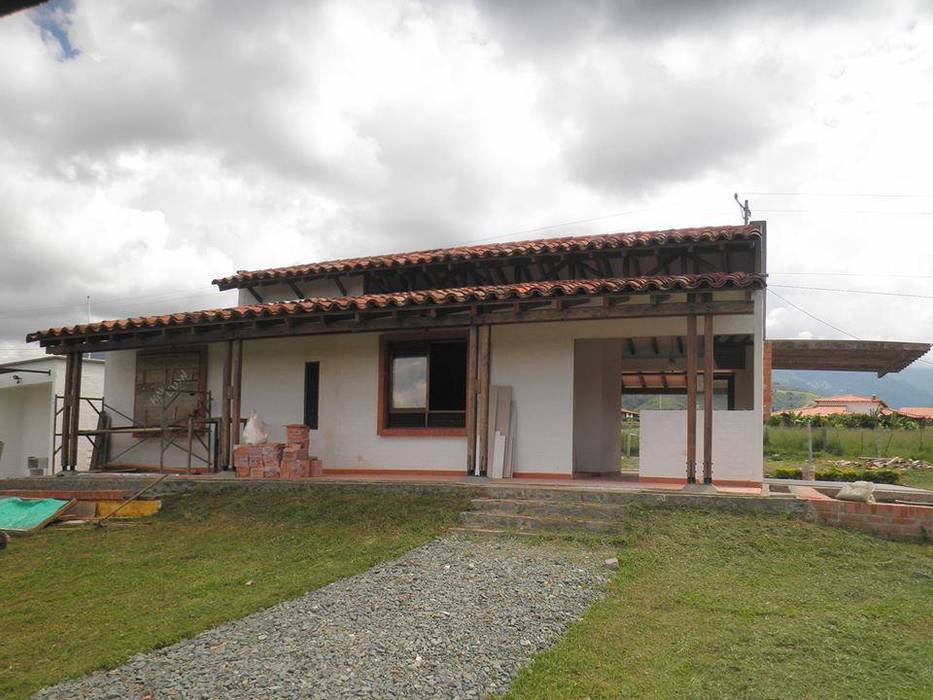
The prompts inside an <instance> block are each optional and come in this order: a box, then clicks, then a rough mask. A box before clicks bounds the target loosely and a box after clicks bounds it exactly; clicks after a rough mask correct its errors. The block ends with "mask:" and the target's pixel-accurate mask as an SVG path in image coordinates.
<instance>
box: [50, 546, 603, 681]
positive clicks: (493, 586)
mask: <svg viewBox="0 0 933 700" xmlns="http://www.w3.org/2000/svg"><path fill="white" fill-rule="evenodd" d="M607 574H608V571H607V569H606V568H605V566H604V565H603V564H602V561H601V560H599V559H595V558H593V557H590V556H588V555H586V554H575V553H572V552H568V551H564V550H557V549H553V548H550V547H533V546H529V545H525V544H521V543H520V542H514V541H502V542H496V541H471V540H465V539H456V538H449V539H441V540H435V541H433V542H431V543H429V544H427V545H425V546H423V547H419V548H418V549H415V550H413V551H411V552H409V553H408V554H406V555H405V556H403V557H401V558H399V559H396V560H394V561H391V562H387V563H385V564H382V565H379V566H376V567H374V568H372V569H370V570H369V571H366V572H364V573H362V574H359V575H357V576H353V577H351V578H348V579H343V580H340V581H337V582H335V583H333V584H331V585H329V586H325V587H324V588H321V589H318V590H317V591H313V592H311V593H308V594H307V595H304V596H302V597H301V598H297V599H295V600H291V601H288V602H286V603H282V604H280V605H276V606H274V607H272V608H269V609H268V610H264V611H262V612H259V613H255V614H253V615H250V616H249V617H245V618H243V619H242V620H237V621H234V622H230V623H227V624H224V625H221V626H220V627H217V628H215V629H212V630H209V631H207V632H204V633H202V634H200V635H198V636H197V637H194V638H193V639H190V640H186V641H183V642H180V643H178V644H175V645H174V646H171V647H166V648H165V649H161V650H158V651H154V652H151V653H148V654H138V655H137V656H135V657H133V658H132V659H131V660H130V662H129V663H127V664H126V665H125V666H122V667H120V668H117V669H115V670H113V671H107V672H101V673H96V674H93V675H91V676H88V677H86V678H83V679H80V680H77V681H72V682H68V683H63V684H61V685H58V686H55V687H53V688H47V689H45V690H43V691H41V692H40V693H39V694H38V695H37V697H40V698H69V699H74V698H95V699H96V698H143V697H147V698H149V697H151V698H153V699H159V698H186V699H187V698H250V699H256V698H289V697H300V698H328V699H329V698H479V697H483V696H485V695H487V694H490V693H496V692H501V691H503V690H505V689H506V688H507V687H508V685H509V683H510V682H511V680H512V679H513V678H514V677H515V675H516V673H517V672H518V669H519V668H520V667H521V666H523V665H525V664H526V663H527V662H528V660H529V659H530V657H531V656H532V655H533V654H535V653H537V652H539V651H541V650H543V649H546V648H547V647H549V646H550V645H552V644H553V643H554V642H555V641H556V640H557V639H558V637H560V636H561V634H563V632H564V630H565V629H566V627H567V625H568V624H569V623H571V622H573V621H574V620H576V619H577V618H579V617H580V615H581V614H582V613H583V611H584V610H585V609H586V607H587V606H588V605H589V604H590V603H591V602H593V601H594V600H595V599H597V598H598V597H599V596H600V595H601V593H600V588H601V587H600V584H601V583H603V582H604V580H605V576H606V575H607Z"/></svg>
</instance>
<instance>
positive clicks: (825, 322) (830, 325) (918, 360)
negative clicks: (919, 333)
mask: <svg viewBox="0 0 933 700" xmlns="http://www.w3.org/2000/svg"><path fill="white" fill-rule="evenodd" d="M768 293H769V294H772V295H774V296H776V297H777V298H778V299H780V300H781V301H783V302H784V303H785V304H787V305H788V306H791V307H793V308H795V309H797V311H799V312H800V313H802V314H805V315H806V316H809V317H810V318H812V319H813V320H814V321H818V322H819V323H822V324H823V325H824V326H829V327H830V328H832V329H833V330H834V331H838V332H839V333H842V334H843V335H847V336H849V337H850V338H852V339H853V340H861V338H859V337H858V336H857V335H855V334H853V333H849V331H847V330H845V329H843V328H840V327H839V326H836V325H834V324H832V323H830V322H829V321H827V320H826V319H823V318H820V317H819V316H816V315H815V314H811V313H810V312H809V311H807V310H806V309H804V308H803V307H801V306H797V304H795V303H794V302H792V301H791V300H790V299H788V298H787V297H784V296H781V295H780V294H778V293H777V292H775V291H774V290H773V289H771V287H768ZM916 361H917V362H921V363H923V364H925V365H931V366H933V362H930V361H929V360H924V359H922V358H917V360H916Z"/></svg>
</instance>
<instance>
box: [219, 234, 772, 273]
mask: <svg viewBox="0 0 933 700" xmlns="http://www.w3.org/2000/svg"><path fill="white" fill-rule="evenodd" d="M759 238H761V231H760V229H759V228H758V227H757V226H755V225H753V224H746V225H744V226H709V227H701V228H680V229H668V230H666V231H635V232H632V233H607V234H600V235H595V236H574V237H564V238H541V239H536V240H530V241H517V242H512V243H489V244H484V245H475V246H459V247H455V248H435V249H433V250H421V251H415V252H413V253H396V254H390V255H372V256H368V257H362V258H344V259H342V260H328V261H326V262H317V263H311V264H307V265H291V266H288V267H275V268H269V269H266V270H253V271H249V270H240V271H238V272H237V273H236V274H235V275H230V276H229V277H221V278H220V279H215V280H214V281H213V284H216V285H218V286H219V287H220V288H221V289H232V288H235V287H242V286H244V285H248V284H250V283H253V282H260V281H264V280H275V279H282V280H286V279H295V278H299V277H314V276H318V275H327V274H335V273H338V274H339V273H348V272H353V271H358V270H371V269H379V268H391V267H402V266H406V265H424V264H428V263H446V262H465V261H468V260H481V259H488V258H500V257H516V256H525V255H553V254H559V253H569V252H576V251H584V250H607V249H608V250H613V249H619V248H638V247H642V248H650V247H658V246H665V245H678V244H684V243H717V242H720V241H732V240H752V239H759Z"/></svg>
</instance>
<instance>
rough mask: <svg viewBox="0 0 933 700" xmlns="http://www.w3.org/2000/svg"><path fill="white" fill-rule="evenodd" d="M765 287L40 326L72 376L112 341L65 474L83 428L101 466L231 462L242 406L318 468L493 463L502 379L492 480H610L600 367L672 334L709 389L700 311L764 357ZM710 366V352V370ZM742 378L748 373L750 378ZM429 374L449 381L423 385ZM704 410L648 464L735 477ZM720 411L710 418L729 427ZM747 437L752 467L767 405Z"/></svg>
mask: <svg viewBox="0 0 933 700" xmlns="http://www.w3.org/2000/svg"><path fill="white" fill-rule="evenodd" d="M762 284H763V282H762V279H761V277H760V276H759V275H753V274H746V273H733V274H728V275H721V274H707V275H702V274H700V275H681V276H676V277H658V278H640V279H638V280H637V281H636V280H602V281H593V280H590V281H586V282H576V281H570V282H538V283H531V282H529V283H524V284H520V285H503V286H498V287H485V288H470V289H466V290H441V291H438V292H433V291H432V292H408V293H400V294H396V295H364V296H363V297H350V298H347V299H344V300H339V301H340V302H341V303H339V304H338V303H337V300H304V301H297V302H274V303H268V304H263V305H259V306H253V307H237V308H235V309H222V310H215V311H207V312H191V313H189V314H179V315H175V316H167V317H155V318H150V319H139V320H137V319H129V320H127V321H123V322H112V323H109V324H106V323H105V324H91V325H90V326H88V327H78V328H77V329H74V332H72V333H60V334H57V335H47V336H42V337H38V338H37V339H38V340H40V342H41V343H42V344H43V345H45V346H46V347H47V348H48V349H49V351H51V352H55V353H60V354H63V355H65V356H66V358H67V359H68V365H69V367H70V370H69V371H70V372H71V373H72V376H74V375H77V376H79V375H80V365H81V358H82V356H83V354H84V353H86V352H90V351H103V352H106V353H108V374H107V386H106V389H105V403H106V404H107V406H109V407H111V408H112V413H113V420H112V422H111V425H110V427H99V428H98V429H97V430H90V431H89V430H70V429H66V430H65V431H63V432H65V434H64V435H63V436H62V437H63V439H62V446H63V449H62V450H61V454H62V459H61V461H59V467H63V468H65V469H71V468H73V464H71V463H70V461H69V460H70V455H72V454H73V453H74V450H73V447H74V445H75V444H76V443H77V441H78V440H83V439H94V440H95V442H97V441H98V440H99V439H101V438H102V437H104V436H106V437H107V438H109V443H110V444H109V445H108V449H107V453H105V454H102V455H101V459H100V460H99V462H98V463H97V465H96V468H98V469H137V470H155V471H181V472H188V473H198V472H203V473H209V474H213V473H217V472H224V471H226V470H227V469H229V468H230V466H231V454H232V448H233V446H234V445H236V444H237V443H239V442H240V434H241V428H242V425H243V422H244V420H245V416H246V415H247V414H248V413H249V412H250V411H251V410H256V411H257V412H258V413H259V415H260V416H261V417H262V418H263V420H264V421H265V422H266V423H267V425H268V426H269V428H270V440H273V441H281V440H283V438H284V426H286V425H288V424H293V423H304V424H305V425H307V426H308V427H309V428H310V429H311V442H312V452H314V453H315V454H316V456H318V457H319V458H320V459H321V460H322V462H323V464H324V474H325V477H330V478H338V477H339V478H346V477H353V478H374V477H379V478H383V477H389V478H408V477H412V478H425V477H427V478H467V477H470V476H472V477H475V476H477V475H479V476H497V475H499V474H500V472H498V471H497V466H499V465H500V464H501V462H498V463H497V462H496V460H497V459H499V460H501V459H502V458H503V453H502V452H497V451H496V445H497V439H498V437H499V436H498V435H497V431H498V428H499V425H498V424H497V423H496V422H495V417H496V415H497V414H496V409H495V407H494V406H493V405H492V401H491V396H492V395H493V394H494V393H495V391H496V387H509V389H510V392H511V401H512V402H513V403H514V409H513V410H512V411H510V412H509V417H510V425H509V427H508V437H509V439H510V440H511V441H512V444H511V447H510V450H511V452H510V454H511V463H510V469H509V473H508V474H506V473H501V475H502V476H507V475H511V476H512V477H513V478H517V479H537V480H542V481H545V482H547V481H566V480H568V479H574V478H576V479H587V481H591V480H592V477H593V476H594V475H600V476H601V477H602V478H603V479H604V480H606V481H619V463H618V442H619V434H618V426H619V422H618V421H619V410H620V401H621V391H620V389H621V382H622V375H621V373H620V372H613V371H612V369H613V368H614V367H617V366H620V364H621V362H622V357H623V356H624V355H625V353H626V350H625V348H626V347H627V346H628V345H629V343H628V342H627V340H626V339H636V338H643V337H656V338H675V339H679V340H675V341H674V342H675V343H678V342H679V343H681V344H682V345H683V353H682V357H681V358H680V359H678V358H676V357H675V358H673V361H674V362H675V364H676V363H678V362H682V364H683V372H684V375H683V376H684V378H685V390H687V391H692V394H691V395H692V396H693V397H694V398H695V397H696V396H698V395H699V396H703V395H704V393H703V391H702V386H703V384H702V381H703V380H702V377H704V376H706V374H705V373H706V371H707V368H706V363H707V360H706V359H705V358H709V362H710V363H713V358H714V357H717V356H719V355H722V352H725V350H723V351H721V352H719V353H717V350H716V349H715V348H714V349H713V350H712V351H711V352H704V351H702V350H701V347H703V344H704V343H705V342H706V341H705V339H704V338H705V337H706V335H705V334H704V333H705V329H706V328H708V327H713V324H715V326H714V329H715V330H714V333H715V334H716V335H719V334H722V335H723V336H724V337H728V336H739V337H741V338H743V339H744V340H743V345H742V347H743V348H746V350H743V352H747V354H749V356H750V357H751V365H752V366H760V365H756V363H757V360H756V357H757V353H758V352H760V338H761V333H760V327H761V326H760V321H761V311H760V306H761V298H760V297H761V293H760V290H761V287H762ZM323 301H327V302H328V305H327V307H326V308H325V307H324V305H323V304H322V302H323ZM709 338H710V342H712V343H715V342H716V341H715V338H714V336H713V335H709ZM756 339H757V340H756ZM633 342H634V341H633ZM432 343H440V344H442V345H445V346H449V345H451V344H452V343H460V344H462V347H463V352H462V358H461V353H460V352H459V351H456V352H452V351H451V348H450V347H447V349H446V351H445V352H442V353H441V354H440V355H435V354H433V353H434V352H435V351H434V350H433V349H432V348H431V347H428V348H427V349H424V348H425V346H431V344H432ZM756 343H757V344H756ZM600 344H604V345H605V344H610V345H611V346H612V347H614V348H616V349H620V353H619V358H618V359H619V362H618V363H609V364H606V365H605V366H601V367H600V369H599V371H598V372H596V374H595V375H593V374H592V372H589V371H588V370H589V369H592V368H593V367H594V365H592V363H590V362H589V361H587V360H586V359H585V358H586V355H587V353H589V352H591V346H594V345H600ZM412 348H414V349H412ZM723 348H725V346H723ZM419 357H424V358H425V359H424V360H418V359H417V358H419ZM724 357H725V356H724V355H723V358H724ZM153 358H155V359H156V360H158V361H153ZM398 358H402V359H406V360H407V359H410V358H415V360H416V361H406V362H401V363H398V362H396V360H397V359H398ZM439 358H440V359H439ZM444 358H446V360H445V359H444ZM691 358H692V360H691ZM631 359H634V358H630V360H631ZM670 359H671V358H668V360H670ZM445 362H446V366H447V367H448V368H450V367H455V368H456V367H459V366H460V365H459V364H457V363H460V362H462V365H463V371H464V374H465V377H463V378H462V379H459V380H456V377H455V376H454V375H455V374H456V372H454V374H449V375H443V374H437V375H435V369H434V368H436V367H441V368H442V367H443V366H445ZM429 367H430V368H431V369H428V368H429ZM583 367H586V368H587V371H584V369H583ZM400 368H407V370H406V371H409V373H410V372H412V371H414V372H416V374H417V372H422V375H417V376H421V377H422V379H421V380H418V379H417V376H416V381H413V382H410V384H411V386H412V387H415V388H416V389H417V390H418V391H419V392H422V395H423V397H425V398H424V399H423V402H422V403H419V402H418V401H417V400H416V401H414V403H412V400H411V398H410V397H409V398H408V399H406V400H404V401H403V400H401V399H399V396H401V394H400V392H398V391H396V389H397V388H398V386H399V385H400V382H401V381H402V375H401V374H399V372H400V371H401V370H400ZM723 369H724V368H723V367H716V365H715V363H713V364H712V365H711V367H710V370H709V371H710V373H711V374H710V375H709V376H713V374H712V373H714V372H717V371H719V372H721V371H723ZM438 371H440V370H438ZM610 374H611V375H612V376H610ZM754 374H755V375H757V376H758V377H759V378H760V375H761V372H760V371H756V372H754ZM438 377H439V378H440V380H439V381H435V379H437V378H438ZM419 381H420V382H421V383H419ZM457 382H460V386H462V387H463V388H462V389H460V390H459V391H462V392H463V393H462V394H460V397H461V398H460V399H457V400H456V402H452V401H453V399H452V398H451V397H454V398H455V395H456V394H457V393H458V391H457V390H450V389H449V386H451V385H456V383H457ZM594 382H595V384H594ZM66 383H67V382H66ZM421 384H426V385H427V386H426V387H422V386H421ZM431 385H436V386H441V387H443V386H448V390H447V391H439V392H435V391H433V390H432V389H430V388H428V387H430V386H431ZM67 386H68V387H71V389H70V390H68V388H67V387H66V392H65V401H64V404H65V410H66V412H67V415H68V416H74V415H76V413H77V412H78V411H80V405H81V403H82V402H81V400H80V396H79V395H78V394H77V393H76V392H75V390H74V382H73V381H72V382H70V383H67ZM691 387H692V389H691ZM749 395H750V396H751V395H754V396H758V397H759V399H757V400H756V401H757V405H758V406H760V386H757V385H756V388H754V389H753V390H752V391H751V392H750V394H749ZM596 397H598V406H597V404H594V403H593V401H596ZM710 398H711V399H712V394H710ZM405 401H408V403H406V402H405ZM444 402H447V403H446V404H444ZM442 404H444V405H442ZM604 407H605V408H607V410H606V411H604V410H602V409H603V408H604ZM704 408H705V405H704ZM594 410H595V413H593V411H594ZM588 413H590V414H591V417H592V419H591V420H589V419H586V418H585V417H586V416H587V414H588ZM702 415H705V414H704V413H703V412H701V411H700V410H697V407H696V405H695V401H694V405H693V408H692V410H691V408H690V404H689V403H688V405H687V406H686V407H685V410H684V411H683V416H682V418H683V420H682V423H683V425H682V426H681V428H680V429H681V430H682V433H683V435H682V437H677V436H674V438H673V440H672V438H671V435H664V436H662V438H661V441H662V442H663V443H665V444H670V443H672V442H675V441H677V442H679V444H680V445H681V446H682V449H681V451H680V453H679V454H678V453H677V452H676V451H673V452H670V453H669V454H662V453H659V455H660V456H659V459H660V460H661V461H662V462H663V464H664V469H666V470H669V472H670V475H666V474H664V473H660V471H659V472H658V473H649V474H645V475H644V476H645V477H646V479H653V480H654V481H656V482H657V483H668V484H671V485H673V486H679V485H680V484H681V483H684V482H686V481H687V480H689V479H691V472H690V471H689V465H691V464H692V465H693V472H692V479H693V480H695V481H701V482H702V481H704V480H705V481H707V482H710V481H713V482H720V483H726V481H729V479H723V478H722V477H723V475H721V474H720V473H719V472H717V468H716V466H715V465H716V463H717V461H718V460H719V459H720V457H719V456H718V455H717V452H716V448H714V447H713V445H715V444H716V443H717V440H718V438H719V435H720V434H722V435H723V441H725V440H726V433H725V432H723V433H720V428H719V427H718V421H713V423H714V424H715V426H714V425H710V427H709V428H708V432H709V435H710V437H709V439H704V438H705V437H706V434H707V428H705V427H704V422H703V421H702ZM716 417H717V418H718V414H717V416H716ZM73 420H74V418H71V417H69V419H68V422H67V425H68V426H71V425H73ZM728 423H729V420H728V418H724V419H722V426H723V428H725V427H726V426H728ZM593 426H598V427H597V428H596V429H595V432H594V428H593ZM613 430H614V431H615V432H614V435H612V431H613ZM757 431H758V432H757V433H755V434H757V435H758V439H757V440H756V439H755V434H752V435H747V434H746V435H742V436H741V439H742V440H745V441H748V442H749V443H754V444H755V446H756V447H757V448H758V450H759V462H760V409H759V411H758V428H757ZM610 435H612V437H611V439H612V440H613V441H614V443H615V445H616V451H615V457H616V458H615V461H614V462H612V460H611V457H610V460H609V461H608V462H607V461H601V462H600V464H598V465H597V466H598V468H595V469H594V468H592V467H593V465H591V464H588V463H587V458H586V453H587V452H588V451H589V450H590V449H591V446H592V445H597V444H598V445H603V444H608V441H609V440H610V437H609V436H610ZM688 435H692V436H693V440H688V439H687V436H688ZM501 444H502V443H500V446H501ZM691 445H692V448H691ZM707 451H709V452H710V454H709V455H707ZM117 455H119V459H118V458H117ZM723 463H724V464H725V462H723ZM613 467H614V468H613ZM704 468H705V471H704ZM752 468H753V470H754V468H755V465H752ZM758 473H759V474H760V471H759V472H758ZM753 476H754V473H753ZM606 477H608V478H606ZM732 481H736V482H738V481H744V482H755V481H757V482H758V483H760V478H759V479H757V480H756V479H754V478H749V479H744V480H739V479H733V480H732ZM733 485H734V486H738V487H743V486H746V485H749V486H750V485H751V484H750V483H749V484H740V483H735V484H733ZM621 488H628V485H626V484H623V485H622V486H621Z"/></svg>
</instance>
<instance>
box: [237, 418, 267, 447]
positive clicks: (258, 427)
mask: <svg viewBox="0 0 933 700" xmlns="http://www.w3.org/2000/svg"><path fill="white" fill-rule="evenodd" d="M268 441H269V429H268V428H267V427H266V424H265V423H263V422H262V418H260V417H259V414H258V413H256V411H250V414H249V420H248V421H246V427H245V428H243V442H245V443H246V444H247V445H261V444H263V443H265V442H268Z"/></svg>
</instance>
